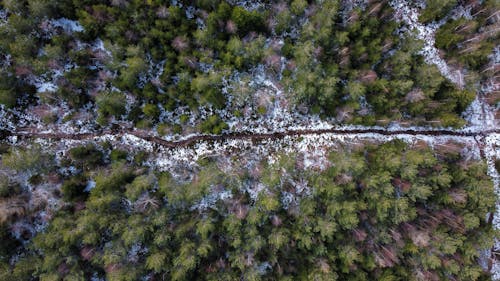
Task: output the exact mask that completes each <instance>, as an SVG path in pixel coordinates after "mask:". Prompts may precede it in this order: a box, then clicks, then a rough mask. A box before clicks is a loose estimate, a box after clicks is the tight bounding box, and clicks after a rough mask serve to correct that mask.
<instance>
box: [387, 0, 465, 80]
mask: <svg viewBox="0 0 500 281" xmlns="http://www.w3.org/2000/svg"><path fill="white" fill-rule="evenodd" d="M390 4H391V6H392V7H393V9H394V16H395V18H396V20H398V21H402V22H404V23H406V24H407V25H408V29H409V31H413V30H415V31H416V37H417V38H418V39H421V40H422V41H423V42H424V48H423V49H422V51H420V53H421V54H422V55H423V56H424V58H425V61H426V62H427V63H429V64H434V65H436V66H437V68H438V69H439V71H440V72H441V74H443V76H444V77H446V78H448V79H449V80H450V81H452V82H453V83H455V84H456V85H458V86H460V87H463V86H464V85H465V83H464V80H463V77H464V74H463V73H462V71H461V70H459V69H456V68H453V67H451V66H449V65H448V64H447V63H446V61H445V60H444V59H442V58H441V57H440V56H439V50H438V49H437V48H436V47H435V46H434V43H435V33H436V30H437V29H438V28H439V27H440V26H441V25H443V24H444V23H445V22H443V21H441V22H439V23H431V24H428V25H424V24H422V23H420V22H419V21H418V16H419V13H418V11H417V9H416V8H413V7H410V5H409V3H408V1H406V0H393V1H391V2H390ZM456 13H457V15H459V14H460V12H458V11H457V12H456ZM462 13H464V14H466V11H462ZM469 13H470V11H469Z"/></svg>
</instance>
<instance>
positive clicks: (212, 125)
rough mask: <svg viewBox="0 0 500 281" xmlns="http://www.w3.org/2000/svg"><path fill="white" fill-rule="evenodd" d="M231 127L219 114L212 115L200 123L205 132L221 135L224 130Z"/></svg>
mask: <svg viewBox="0 0 500 281" xmlns="http://www.w3.org/2000/svg"><path fill="white" fill-rule="evenodd" d="M228 128H229V127H228V125H227V124H226V123H224V122H223V121H222V120H221V119H220V117H219V116H217V115H211V116H209V117H208V118H207V119H206V120H205V121H203V122H202V123H201V124H200V129H201V131H202V132H203V133H207V134H215V135H219V134H221V133H222V131H223V130H227V129H228Z"/></svg>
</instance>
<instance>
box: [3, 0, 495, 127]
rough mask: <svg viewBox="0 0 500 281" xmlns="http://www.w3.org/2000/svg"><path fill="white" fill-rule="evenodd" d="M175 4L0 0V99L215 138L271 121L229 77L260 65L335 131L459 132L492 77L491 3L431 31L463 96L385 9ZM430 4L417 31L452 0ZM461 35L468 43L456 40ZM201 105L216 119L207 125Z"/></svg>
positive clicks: (206, 1) (263, 106)
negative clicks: (335, 125) (395, 126)
mask: <svg viewBox="0 0 500 281" xmlns="http://www.w3.org/2000/svg"><path fill="white" fill-rule="evenodd" d="M174 2H175V5H173V4H172V5H171V4H168V3H164V2H163V1H126V0H113V1H110V2H108V1H44V0H22V1H10V0H9V1H2V4H1V6H0V7H1V8H2V11H3V23H2V24H0V36H1V37H2V40H1V42H0V57H3V61H4V63H3V64H2V67H1V69H0V72H1V73H0V74H1V75H0V77H1V78H0V103H2V104H4V105H5V106H7V107H19V108H21V109H22V108H24V109H26V108H27V107H30V106H31V107H33V106H34V107H35V108H37V107H40V105H44V106H45V107H42V108H39V109H38V111H41V113H40V114H41V115H42V119H43V120H44V121H45V122H47V123H61V122H62V123H64V122H68V121H70V120H74V121H76V120H78V118H81V114H79V113H81V111H82V109H83V108H85V109H86V108H95V112H96V113H97V115H98V116H96V117H94V118H95V120H96V124H95V127H96V128H99V127H106V126H108V125H109V124H110V122H111V123H116V122H120V121H121V122H131V123H132V124H133V126H134V127H138V128H155V129H157V131H158V132H159V133H160V134H170V133H183V132H188V131H201V132H204V133H213V134H220V133H221V132H223V131H224V130H227V129H229V127H228V125H227V121H226V120H225V119H224V116H227V115H229V116H233V117H238V116H242V114H244V112H247V111H250V113H248V114H249V116H259V115H262V114H264V115H265V114H266V112H267V111H268V107H270V106H271V105H270V104H269V103H262V102H261V103H259V102H256V101H254V100H253V99H254V98H253V97H252V95H251V92H252V91H251V90H250V91H249V90H248V89H247V88H248V87H249V84H248V83H247V82H245V81H243V80H238V79H237V80H235V81H232V80H231V79H232V78H234V77H245V75H246V74H248V73H254V72H255V71H256V69H258V68H259V66H264V71H265V73H266V75H268V76H271V77H274V78H273V79H274V80H276V81H275V82H276V83H277V84H278V85H280V87H282V88H283V89H284V91H285V93H286V97H287V100H289V102H288V103H289V106H290V109H291V110H293V108H299V109H300V108H301V109H304V111H305V112H306V113H309V114H319V115H320V116H322V117H324V118H333V119H332V120H335V121H336V122H339V123H343V124H364V125H381V126H385V125H388V124H389V123H391V122H399V123H401V124H414V125H424V126H439V127H462V126H463V125H464V124H465V121H464V119H463V118H462V112H463V111H464V110H465V109H466V107H467V106H468V105H469V104H470V103H471V102H472V100H473V99H474V95H475V92H476V91H477V90H478V89H477V83H478V82H479V81H481V80H484V79H485V78H484V77H483V76H489V77H492V75H494V73H495V70H494V69H493V70H490V71H486V72H485V71H483V69H481V67H484V66H485V65H486V64H487V62H488V55H489V54H490V53H491V52H492V50H493V47H494V45H495V44H494V42H495V41H494V40H496V39H497V38H498V28H496V27H497V22H496V21H494V19H496V16H495V13H496V11H498V3H496V2H495V1H494V0H487V1H483V2H484V3H483V4H479V1H476V2H475V4H474V6H473V7H472V8H473V12H474V17H473V18H472V19H465V18H463V17H461V18H457V19H456V20H449V21H448V22H447V23H446V24H444V25H443V26H442V27H441V28H440V29H439V30H438V31H437V35H436V47H438V48H440V49H442V50H445V51H446V53H445V57H447V58H453V57H457V58H458V59H457V63H459V64H461V65H463V66H465V67H467V69H468V70H469V72H468V74H467V75H466V77H465V78H464V80H465V82H464V84H465V87H462V88H460V87H457V86H456V85H454V84H453V83H450V81H448V80H447V79H445V78H444V77H443V75H442V74H441V73H440V72H439V71H438V69H437V68H436V67H435V66H433V65H429V64H427V63H425V62H424V58H423V56H422V54H421V53H420V52H419V50H420V49H421V46H422V43H423V42H421V40H419V39H417V38H416V37H415V36H414V35H413V34H412V32H402V30H404V26H403V24H402V23H401V22H397V21H396V20H395V19H394V18H393V14H394V10H393V8H392V7H391V6H390V3H389V2H387V1H379V0H375V1H368V3H367V4H366V5H365V6H359V7H356V6H355V7H350V6H349V5H347V4H346V2H343V1H324V2H323V1H318V2H316V1H305V0H294V1H281V2H279V3H274V2H273V1H269V2H267V1H264V2H262V3H261V5H260V6H258V8H256V9H251V10H249V9H245V8H244V7H242V6H238V5H234V4H231V3H233V2H232V1H228V2H226V1H218V0H200V1H194V2H193V1H174ZM174 2H172V3H174ZM347 2H349V1H347ZM428 2H429V3H428V7H427V8H426V9H424V10H423V12H422V15H421V17H420V18H421V20H422V21H424V22H429V21H433V20H439V19H441V18H443V17H444V15H446V14H447V13H448V12H449V11H450V9H451V8H452V7H454V5H456V4H457V1H454V0H453V1H451V0H447V1H441V0H439V1H437V0H436V1H428ZM259 3H260V2H259ZM259 7H260V8H259ZM471 13H472V12H471ZM450 30H451V32H449V31H450ZM466 39H467V41H470V42H474V43H467V44H469V45H471V46H469V45H464V44H462V43H460V42H461V40H462V41H463V40H466ZM471 40H472V41H471ZM457 46H459V47H457ZM463 52H466V55H462V53H463ZM492 71H493V72H492ZM492 73H493V74H492ZM481 77H483V78H481ZM227 84H230V87H228V85H227ZM250 84H251V83H250ZM494 102H495V101H493V102H492V104H494ZM61 104H62V105H64V106H65V107H69V108H70V109H71V110H72V111H71V113H70V114H67V115H66V116H65V118H61V116H57V114H54V113H53V112H47V110H46V107H47V106H59V105H61ZM180 108H182V109H186V108H187V109H188V110H187V111H186V110H185V112H184V113H183V115H182V116H179V120H180V121H179V120H178V121H177V122H173V121H172V119H169V118H167V117H166V116H170V115H169V113H171V112H175V111H176V110H179V109H180ZM204 109H209V110H210V111H211V112H212V114H211V115H208V116H202V114H200V110H201V111H203V110H204ZM221 111H222V112H223V114H222V113H221ZM190 116H194V118H195V119H196V120H197V121H196V122H195V123H196V124H193V125H192V127H193V128H191V129H190V130H187V129H186V128H187V127H188V126H187V125H186V124H185V122H183V121H182V120H183V119H184V120H185V119H186V118H189V117H190ZM94 118H92V120H93V119H94Z"/></svg>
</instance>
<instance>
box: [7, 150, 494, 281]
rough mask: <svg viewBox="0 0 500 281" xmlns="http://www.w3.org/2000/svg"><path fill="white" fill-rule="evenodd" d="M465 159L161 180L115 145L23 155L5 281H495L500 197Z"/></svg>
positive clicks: (229, 166) (369, 156)
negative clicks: (491, 263) (487, 258)
mask: <svg viewBox="0 0 500 281" xmlns="http://www.w3.org/2000/svg"><path fill="white" fill-rule="evenodd" d="M450 147H451V149H450ZM460 149H461V148H460V146H458V145H456V144H448V145H446V146H443V147H441V148H436V150H431V149H430V148H428V147H427V146H426V145H425V144H417V145H415V146H412V147H410V146H408V145H407V144H405V143H403V142H401V141H393V142H389V143H385V144H381V145H366V146H359V145H358V146H356V147H347V146H346V147H343V148H339V149H337V150H336V151H335V152H333V151H332V152H331V154H330V155H329V157H328V160H329V162H330V163H331V165H330V166H329V168H327V169H326V170H324V171H319V170H314V169H304V166H303V159H302V156H301V155H294V154H282V155H280V156H279V157H278V159H279V160H278V161H276V162H275V163H269V162H268V161H266V160H260V159H259V158H256V156H253V157H251V156H248V157H245V158H244V159H245V160H241V159H239V158H238V157H236V158H234V160H228V159H227V158H226V157H208V158H204V159H202V160H200V161H198V163H197V164H196V165H194V166H185V167H179V168H178V169H175V170H172V171H170V172H155V171H152V170H150V169H148V168H146V167H144V166H142V165H141V164H140V163H141V162H143V161H144V160H145V159H146V158H145V157H146V155H145V154H144V153H142V152H137V153H135V155H132V154H130V155H128V156H127V153H126V152H125V151H123V150H119V149H113V148H112V147H110V146H109V144H106V143H102V144H100V145H98V146H96V145H94V144H89V145H84V146H79V147H75V148H73V149H71V150H70V151H69V153H67V155H64V156H62V157H60V158H59V160H58V161H55V160H54V159H53V158H52V157H50V156H48V155H46V154H44V153H43V152H41V151H40V149H39V148H38V149H37V148H36V147H34V148H32V149H29V150H26V149H15V148H11V149H9V150H7V151H5V152H4V153H3V154H2V172H3V173H4V174H5V175H6V176H3V177H2V183H1V186H0V188H1V199H0V200H2V202H7V205H6V206H7V207H3V209H1V210H0V218H1V221H0V223H1V227H2V228H1V229H2V244H1V245H0V247H1V248H0V253H1V255H0V262H1V265H0V266H1V267H0V268H1V269H2V270H1V271H0V274H1V278H0V279H2V280H90V278H91V277H95V278H100V277H106V280H142V279H141V278H145V279H144V280H488V274H487V273H486V272H485V271H484V270H483V269H482V268H481V267H480V265H479V262H478V259H479V256H480V254H481V250H486V249H488V248H490V247H491V246H492V243H493V236H494V235H495V233H494V231H493V229H492V226H491V224H488V223H487V221H486V220H485V219H486V217H487V213H488V212H491V211H492V210H493V208H494V204H495V194H494V192H493V187H492V183H491V180H490V179H489V177H488V176H486V174H485V170H486V169H485V164H484V163H482V162H480V161H476V160H471V159H469V160H467V159H465V158H462V157H461V156H460V154H459V151H460ZM227 161H229V163H228V162H227ZM90 179H92V181H90ZM48 183H49V184H48ZM47 185H52V186H58V188H55V189H53V190H45V192H47V193H49V194H40V193H37V190H40V189H43V188H44V187H45V188H46V186H47ZM29 190H30V191H31V193H30V192H29ZM56 199H58V200H59V199H60V200H62V202H63V203H59V204H60V208H59V210H58V211H56V212H53V211H52V212H50V213H45V212H40V210H43V209H44V208H46V204H50V202H51V201H55V200H56ZM2 206H5V205H2ZM35 214H36V215H35ZM41 214H42V215H41ZM47 217H48V218H47ZM47 219H49V220H50V223H49V224H47V223H45V224H44V223H43V221H44V220H45V221H46V220H47ZM33 224H34V225H37V224H39V225H45V226H44V227H43V231H41V232H38V233H37V232H36V231H35V229H33V228H31V225H33ZM11 232H13V233H17V234H16V235H17V236H18V237H14V236H12V235H11V234H10V233H11ZM38 278H39V279H38Z"/></svg>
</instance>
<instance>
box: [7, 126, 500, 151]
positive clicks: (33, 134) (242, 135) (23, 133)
mask: <svg viewBox="0 0 500 281" xmlns="http://www.w3.org/2000/svg"><path fill="white" fill-rule="evenodd" d="M494 133H500V128H499V129H491V130H485V131H460V130H448V129H435V130H433V129H415V128H411V129H397V130H389V129H378V128H359V129H344V128H331V129H311V130H288V131H284V132H272V133H253V132H229V133H225V134H221V135H206V134H200V135H193V136H189V137H186V138H184V139H181V140H177V141H169V140H165V139H162V138H161V137H157V136H154V135H152V134H148V133H147V132H145V131H138V130H133V129H118V130H106V131H101V132H96V133H80V134H65V133H45V132H40V131H37V130H28V129H25V130H19V131H6V130H4V131H1V132H0V139H5V138H7V137H9V136H10V137H12V136H16V137H18V138H21V139H33V138H40V139H51V140H91V139H94V138H97V137H101V136H105V135H112V136H119V137H120V136H124V135H126V134H129V135H133V136H135V137H138V138H141V139H143V140H146V141H148V142H152V143H155V144H157V145H161V146H164V147H166V148H177V147H186V146H190V145H193V144H195V143H197V142H201V141H204V142H213V141H226V140H252V141H261V140H276V139H283V138H285V137H287V136H293V137H300V136H306V135H321V134H337V135H363V134H377V135H380V136H397V135H411V136H418V135H421V136H456V137H474V138H476V137H479V138H484V137H486V136H488V135H490V134H494Z"/></svg>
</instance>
